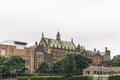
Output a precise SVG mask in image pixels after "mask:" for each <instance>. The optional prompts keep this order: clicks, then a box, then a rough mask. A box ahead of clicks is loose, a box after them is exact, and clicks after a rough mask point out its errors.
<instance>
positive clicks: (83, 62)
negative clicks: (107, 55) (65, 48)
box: [75, 54, 92, 75]
mask: <svg viewBox="0 0 120 80" xmlns="http://www.w3.org/2000/svg"><path fill="white" fill-rule="evenodd" d="M75 61H76V66H75V67H76V71H75V74H76V75H81V74H82V71H83V69H85V68H87V67H88V66H89V64H90V63H91V62H92V61H91V59H89V58H87V57H85V56H82V55H80V54H76V55H75Z"/></svg>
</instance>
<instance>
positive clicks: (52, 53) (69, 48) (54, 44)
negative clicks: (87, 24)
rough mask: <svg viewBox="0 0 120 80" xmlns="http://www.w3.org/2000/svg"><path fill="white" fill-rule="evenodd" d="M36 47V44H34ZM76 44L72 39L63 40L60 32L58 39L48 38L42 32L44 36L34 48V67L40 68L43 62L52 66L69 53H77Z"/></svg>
mask: <svg viewBox="0 0 120 80" xmlns="http://www.w3.org/2000/svg"><path fill="white" fill-rule="evenodd" d="M34 47H35V46H34ZM75 52H76V46H75V44H74V43H73V40H71V41H63V40H61V35H60V33H59V32H58V33H57V35H56V39H51V38H46V37H44V34H43V33H42V38H41V40H40V42H39V44H36V47H35V49H34V60H35V61H34V62H35V63H34V66H35V67H34V68H35V70H38V68H39V65H40V64H41V62H47V63H48V64H49V66H50V67H52V66H53V64H54V63H55V62H56V61H57V60H59V59H60V58H61V57H62V56H64V55H65V54H67V53H75Z"/></svg>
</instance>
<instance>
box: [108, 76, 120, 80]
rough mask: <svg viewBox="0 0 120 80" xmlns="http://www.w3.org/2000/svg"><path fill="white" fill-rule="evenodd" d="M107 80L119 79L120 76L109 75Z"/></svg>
mask: <svg viewBox="0 0 120 80" xmlns="http://www.w3.org/2000/svg"><path fill="white" fill-rule="evenodd" d="M108 80H120V76H109V77H108Z"/></svg>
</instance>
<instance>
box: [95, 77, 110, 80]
mask: <svg viewBox="0 0 120 80" xmlns="http://www.w3.org/2000/svg"><path fill="white" fill-rule="evenodd" d="M93 80H98V77H93ZM101 80H108V78H107V77H106V78H105V77H103V78H102V79H101Z"/></svg>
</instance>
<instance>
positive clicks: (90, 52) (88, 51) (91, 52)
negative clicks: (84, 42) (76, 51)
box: [85, 50, 96, 56]
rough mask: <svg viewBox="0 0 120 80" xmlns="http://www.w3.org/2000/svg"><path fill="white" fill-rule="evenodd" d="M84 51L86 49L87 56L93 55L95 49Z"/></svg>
mask: <svg viewBox="0 0 120 80" xmlns="http://www.w3.org/2000/svg"><path fill="white" fill-rule="evenodd" d="M85 51H86V53H87V55H89V56H94V55H95V54H96V52H95V51H91V50H85Z"/></svg>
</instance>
